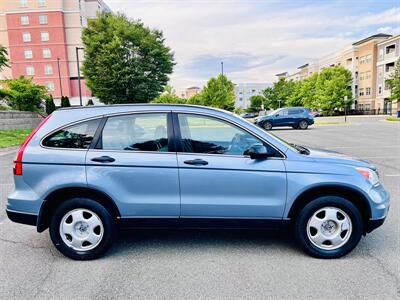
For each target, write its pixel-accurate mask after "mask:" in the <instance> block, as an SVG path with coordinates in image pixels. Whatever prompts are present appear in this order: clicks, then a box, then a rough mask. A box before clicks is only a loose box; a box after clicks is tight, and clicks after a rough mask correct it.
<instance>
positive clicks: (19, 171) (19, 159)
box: [14, 115, 51, 176]
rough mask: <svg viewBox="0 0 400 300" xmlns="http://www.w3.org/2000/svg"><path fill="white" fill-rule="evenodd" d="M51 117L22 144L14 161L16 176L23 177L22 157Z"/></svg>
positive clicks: (41, 123)
mask: <svg viewBox="0 0 400 300" xmlns="http://www.w3.org/2000/svg"><path fill="white" fill-rule="evenodd" d="M50 116H51V115H48V116H47V117H46V118H45V119H44V120H43V121H42V122H40V124H39V125H38V126H37V127H36V128H35V129H34V130H33V131H32V132H31V134H30V135H28V137H27V138H26V140H25V141H24V142H23V143H22V145H21V147H19V149H18V152H17V156H16V157H15V159H14V175H18V176H20V175H22V156H23V155H24V151H25V148H26V146H27V145H28V143H29V142H30V141H31V139H32V138H33V137H34V135H35V134H36V132H38V130H39V129H40V127H42V126H43V125H44V123H46V122H47V120H48V119H49V118H50Z"/></svg>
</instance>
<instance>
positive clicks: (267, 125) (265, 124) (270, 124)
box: [263, 121, 272, 130]
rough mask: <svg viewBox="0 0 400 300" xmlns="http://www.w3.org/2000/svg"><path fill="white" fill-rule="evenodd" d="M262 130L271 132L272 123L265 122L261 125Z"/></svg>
mask: <svg viewBox="0 0 400 300" xmlns="http://www.w3.org/2000/svg"><path fill="white" fill-rule="evenodd" d="M263 128H264V129H265V130H271V129H272V123H271V122H269V121H267V122H265V123H264V124H263Z"/></svg>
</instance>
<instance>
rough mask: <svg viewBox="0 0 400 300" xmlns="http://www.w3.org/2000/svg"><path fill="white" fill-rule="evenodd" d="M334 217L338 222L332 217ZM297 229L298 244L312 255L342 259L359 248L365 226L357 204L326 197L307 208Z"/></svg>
mask: <svg viewBox="0 0 400 300" xmlns="http://www.w3.org/2000/svg"><path fill="white" fill-rule="evenodd" d="M335 212H336V213H335ZM333 215H335V217H336V220H335V217H333V218H330V217H329V216H333ZM346 219H347V220H349V222H346ZM329 220H331V221H332V222H331V221H329ZM346 223H347V225H346ZM340 224H341V225H340ZM313 225H314V226H316V227H314V226H313ZM324 225H325V226H324ZM346 228H347V231H346ZM294 230H295V235H296V240H297V242H298V243H299V244H300V246H301V247H302V248H303V249H304V250H305V252H306V253H308V254H309V255H311V256H314V257H317V258H338V257H341V256H344V255H346V254H348V253H349V252H351V251H352V250H353V249H354V248H355V247H356V246H357V244H358V242H359V241H360V239H361V235H362V234H363V232H364V226H363V219H362V216H361V213H360V211H359V210H358V208H357V207H356V206H355V205H354V204H353V203H351V202H350V201H349V200H347V199H345V198H342V197H337V196H324V197H320V198H317V199H315V200H313V201H311V202H310V203H308V204H307V205H306V206H304V207H303V209H302V210H301V211H300V212H299V214H298V215H297V218H296V222H295V228H294Z"/></svg>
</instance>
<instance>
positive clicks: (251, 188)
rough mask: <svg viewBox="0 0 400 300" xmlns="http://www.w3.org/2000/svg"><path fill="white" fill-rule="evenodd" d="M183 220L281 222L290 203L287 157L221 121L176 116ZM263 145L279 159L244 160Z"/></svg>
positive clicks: (256, 138) (197, 116) (218, 119)
mask: <svg viewBox="0 0 400 300" xmlns="http://www.w3.org/2000/svg"><path fill="white" fill-rule="evenodd" d="M174 128H175V132H176V135H177V141H178V143H177V147H178V166H179V178H180V189H181V218H249V219H280V218H281V217H282V214H283V211H284V207H285V201H286V173H285V166H284V162H283V155H282V154H280V153H279V152H278V151H277V150H276V149H274V148H273V147H272V146H270V145H268V144H265V143H264V142H263V141H261V139H259V138H258V137H256V136H254V135H252V134H251V133H249V132H247V131H246V130H244V129H243V128H240V127H238V126H237V125H234V124H232V123H231V122H228V121H227V120H222V119H220V118H217V117H210V116H205V115H196V114H186V113H177V114H176V115H174ZM260 143H264V144H265V145H266V146H267V147H268V149H269V151H270V152H271V153H272V152H274V153H275V157H271V158H269V159H262V160H253V159H250V157H249V156H247V155H245V153H246V150H247V149H248V148H249V147H250V146H251V145H254V144H260Z"/></svg>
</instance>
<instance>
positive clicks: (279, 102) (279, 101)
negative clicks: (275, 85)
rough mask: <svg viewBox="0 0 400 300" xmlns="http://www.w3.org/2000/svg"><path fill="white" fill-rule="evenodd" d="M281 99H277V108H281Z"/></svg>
mask: <svg viewBox="0 0 400 300" xmlns="http://www.w3.org/2000/svg"><path fill="white" fill-rule="evenodd" d="M281 101H282V100H278V104H279V108H281Z"/></svg>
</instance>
